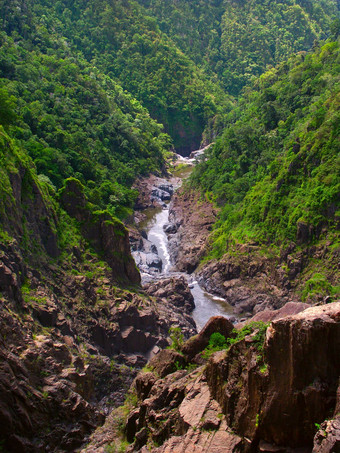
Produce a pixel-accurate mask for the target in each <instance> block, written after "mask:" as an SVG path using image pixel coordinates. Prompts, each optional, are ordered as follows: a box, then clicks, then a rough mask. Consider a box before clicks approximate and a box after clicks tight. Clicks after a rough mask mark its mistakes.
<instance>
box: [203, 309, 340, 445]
mask: <svg viewBox="0 0 340 453" xmlns="http://www.w3.org/2000/svg"><path fill="white" fill-rule="evenodd" d="M339 352H340V302H338V303H333V304H329V305H325V306H320V307H312V308H309V309H307V310H305V311H303V312H301V313H299V314H297V315H294V316H288V317H286V318H281V319H278V320H276V321H274V322H273V323H272V324H271V325H270V327H269V328H268V330H267V337H266V341H265V345H264V361H265V362H264V365H262V366H261V367H260V365H259V364H258V363H257V361H258V351H257V349H256V348H255V347H254V346H253V337H246V338H245V339H244V340H243V341H241V342H240V343H237V344H235V345H233V346H232V347H231V348H230V350H229V352H228V353H225V352H221V353H219V354H215V355H214V356H213V357H212V358H211V360H210V362H209V364H208V367H207V379H208V384H209V387H210V389H211V392H212V395H213V396H214V397H215V398H216V399H217V401H218V402H219V403H220V405H221V407H223V411H224V413H225V415H226V418H227V422H228V425H229V426H232V427H233V429H234V430H235V432H236V433H238V434H239V435H242V436H246V437H248V438H250V439H253V442H256V441H257V439H261V440H262V441H264V442H266V443H269V444H271V445H272V446H273V448H276V447H275V446H284V447H283V448H286V450H288V447H292V448H298V447H305V448H309V449H311V447H312V443H313V437H314V434H315V423H322V422H323V420H325V418H327V417H329V416H330V415H332V414H333V413H334V410H335V407H336V393H337V388H338V379H339V375H340V362H339V360H338V358H339ZM286 450H284V451H286ZM273 451H274V450H273Z"/></svg>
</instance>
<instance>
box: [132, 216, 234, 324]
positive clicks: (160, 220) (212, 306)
mask: <svg viewBox="0 0 340 453" xmlns="http://www.w3.org/2000/svg"><path fill="white" fill-rule="evenodd" d="M144 213H145V214H146V217H147V219H146V220H145V221H144V222H143V223H142V224H140V227H141V228H143V229H144V230H145V232H146V233H147V235H148V240H149V241H150V242H152V243H153V244H154V245H155V246H156V247H157V251H158V255H159V257H160V258H161V260H162V263H163V266H162V271H161V272H160V273H158V274H157V275H155V274H152V275H151V274H146V273H142V280H144V281H146V280H150V279H155V278H157V279H158V278H162V277H169V276H176V275H177V276H179V275H184V276H185V278H186V279H187V281H188V284H189V287H190V290H191V293H192V295H193V297H194V301H195V309H194V311H193V313H192V316H193V318H194V320H195V322H196V325H197V330H198V331H199V330H201V329H202V327H203V326H204V325H205V323H206V322H207V321H208V320H209V318H210V317H211V316H225V317H227V318H230V317H232V316H233V317H234V316H235V314H234V313H233V309H232V307H231V306H230V305H229V304H228V303H227V302H226V301H225V300H224V299H222V298H220V297H216V296H213V295H212V294H209V293H207V292H206V291H204V289H202V288H201V286H200V285H199V284H198V282H197V281H196V279H195V275H194V274H191V275H189V274H186V273H180V272H176V270H174V269H173V265H172V263H171V261H170V255H169V251H168V239H167V236H166V234H165V232H164V230H163V226H164V225H165V224H166V223H167V222H168V217H169V209H168V208H158V209H148V210H146V211H144Z"/></svg>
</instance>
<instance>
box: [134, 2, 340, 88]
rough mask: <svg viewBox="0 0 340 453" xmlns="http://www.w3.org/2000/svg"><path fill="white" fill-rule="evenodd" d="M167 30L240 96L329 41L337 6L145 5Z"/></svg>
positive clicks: (263, 4)
mask: <svg viewBox="0 0 340 453" xmlns="http://www.w3.org/2000/svg"><path fill="white" fill-rule="evenodd" d="M139 3H141V4H142V5H143V6H144V7H145V8H147V11H148V12H150V13H152V14H153V15H154V16H155V17H157V18H158V21H159V26H160V28H161V30H162V31H164V32H165V33H167V34H168V35H170V36H171V37H172V38H173V40H174V41H175V43H176V44H177V45H178V46H179V47H180V48H181V49H182V50H183V51H184V52H185V53H186V54H187V55H190V57H191V58H192V59H193V60H194V61H195V62H196V63H197V64H199V65H201V66H202V67H203V68H204V70H205V71H206V72H208V73H209V74H211V75H215V76H216V77H217V78H218V80H219V81H220V82H222V84H223V86H224V88H225V89H226V90H227V91H228V92H229V93H232V94H236V95H237V94H239V92H240V90H241V89H242V87H243V86H245V85H247V84H249V82H250V81H251V80H252V79H253V78H254V77H255V76H259V75H260V74H262V73H263V72H264V71H265V70H266V67H267V65H275V64H277V63H278V62H280V61H283V60H285V59H287V58H288V57H289V56H290V55H291V54H292V53H293V52H298V51H301V50H308V49H310V48H311V47H312V45H313V43H314V41H315V40H319V39H323V38H325V37H327V36H329V33H330V28H331V24H332V21H333V20H334V19H335V18H336V13H337V2H336V1H329V0H322V1H318V2H314V1H312V0H289V1H286V2H281V1H278V0H274V1H273V0H266V1H263V0H243V1H230V2H223V1H221V0H194V1H190V2H188V1H185V0H176V1H174V0H169V1H166V2H164V1H162V0H139Z"/></svg>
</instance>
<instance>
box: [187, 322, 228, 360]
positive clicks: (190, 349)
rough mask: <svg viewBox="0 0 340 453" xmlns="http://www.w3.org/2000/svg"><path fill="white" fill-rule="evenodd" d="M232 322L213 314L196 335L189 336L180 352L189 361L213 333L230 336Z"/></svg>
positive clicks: (206, 343) (203, 347) (206, 344)
mask: <svg viewBox="0 0 340 453" xmlns="http://www.w3.org/2000/svg"><path fill="white" fill-rule="evenodd" d="M233 328H234V326H233V324H232V323H231V322H230V321H229V320H228V319H227V318H224V317H223V316H213V317H211V318H210V319H209V321H208V322H207V323H206V325H205V326H204V327H203V329H202V330H201V331H200V333H199V334H198V335H195V336H194V337H191V338H190V339H189V340H188V341H187V342H185V343H184V345H183V347H182V349H181V350H182V352H183V354H184V355H185V357H186V358H187V360H188V361H191V360H192V359H193V358H194V357H195V356H196V355H197V354H198V353H200V352H201V351H203V349H205V348H206V347H207V346H208V344H209V340H210V337H211V335H212V334H213V333H215V332H218V333H220V334H221V335H223V336H224V337H225V338H226V339H227V338H229V337H230V336H231V333H232V330H233Z"/></svg>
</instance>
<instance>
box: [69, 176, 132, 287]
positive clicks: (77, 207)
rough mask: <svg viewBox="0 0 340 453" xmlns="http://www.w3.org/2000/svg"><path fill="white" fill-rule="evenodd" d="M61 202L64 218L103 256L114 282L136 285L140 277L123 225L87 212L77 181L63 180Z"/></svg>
mask: <svg viewBox="0 0 340 453" xmlns="http://www.w3.org/2000/svg"><path fill="white" fill-rule="evenodd" d="M61 202H62V204H63V206H64V207H65V209H66V211H67V212H68V214H69V215H70V216H71V217H74V218H75V219H77V220H78V222H80V225H81V230H82V233H83V235H84V237H85V238H86V239H87V240H89V241H90V242H91V244H92V245H93V246H94V248H95V249H96V250H97V251H98V252H99V253H104V258H105V259H106V261H107V262H108V264H109V266H110V267H111V268H112V271H113V275H114V278H115V279H116V280H128V281H129V282H130V283H134V284H138V285H139V284H140V281H141V279H140V274H139V272H138V269H137V268H136V265H135V262H134V260H133V258H132V256H131V252H130V244H129V235H128V232H127V230H126V228H125V227H124V225H123V224H122V223H121V222H120V221H119V220H118V219H114V218H113V217H112V216H111V215H110V214H109V213H108V212H105V211H104V212H93V211H91V209H90V208H89V206H88V202H87V200H86V197H85V194H84V191H83V187H82V185H81V183H80V182H79V181H78V180H77V179H74V178H69V179H68V180H66V185H65V187H64V188H63V191H62V194H61Z"/></svg>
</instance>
